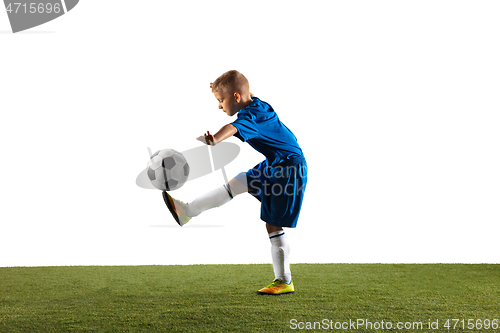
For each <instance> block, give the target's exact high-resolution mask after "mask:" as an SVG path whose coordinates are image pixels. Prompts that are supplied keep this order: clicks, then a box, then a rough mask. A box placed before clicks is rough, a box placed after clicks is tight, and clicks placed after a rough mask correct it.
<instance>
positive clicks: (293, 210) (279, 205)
mask: <svg viewBox="0 0 500 333" xmlns="http://www.w3.org/2000/svg"><path fill="white" fill-rule="evenodd" d="M243 176H246V184H247V187H248V192H249V193H250V194H251V195H253V196H254V197H255V198H257V199H258V200H259V201H260V202H261V212H260V218H261V219H262V220H263V221H265V222H267V223H269V224H270V225H273V226H276V227H288V228H295V227H296V226H297V221H298V219H299V214H300V209H301V206H302V201H303V199H304V191H305V189H306V184H307V163H306V160H305V158H304V156H299V157H294V158H292V159H289V160H286V161H284V162H282V163H280V164H278V165H274V166H269V165H268V163H267V160H265V161H263V162H261V163H259V164H257V165H256V166H255V167H253V168H252V169H250V170H248V171H247V172H246V174H245V173H241V174H239V175H238V176H236V178H237V179H238V178H239V180H240V182H244V181H245V180H244V179H242V178H243Z"/></svg>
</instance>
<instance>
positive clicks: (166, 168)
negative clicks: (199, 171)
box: [147, 149, 189, 191]
mask: <svg viewBox="0 0 500 333" xmlns="http://www.w3.org/2000/svg"><path fill="white" fill-rule="evenodd" d="M147 173H148V177H149V180H151V183H152V184H153V186H154V187H156V188H157V189H159V190H162V191H173V190H176V189H178V188H180V187H181V186H182V185H184V183H185V182H186V181H187V179H188V176H189V164H188V163H187V161H186V158H185V157H184V156H183V155H182V154H181V153H179V152H178V151H176V150H173V149H163V150H158V151H157V152H156V153H154V154H153V155H151V158H150V159H149V162H148V167H147Z"/></svg>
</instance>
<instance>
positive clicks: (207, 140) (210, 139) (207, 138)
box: [196, 131, 215, 146]
mask: <svg viewBox="0 0 500 333" xmlns="http://www.w3.org/2000/svg"><path fill="white" fill-rule="evenodd" d="M196 140H198V141H201V142H203V143H204V144H207V145H210V146H215V138H214V136H213V135H212V134H210V132H209V131H207V133H206V134H204V135H202V136H199V137H197V138H196Z"/></svg>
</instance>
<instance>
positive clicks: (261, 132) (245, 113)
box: [231, 96, 302, 166]
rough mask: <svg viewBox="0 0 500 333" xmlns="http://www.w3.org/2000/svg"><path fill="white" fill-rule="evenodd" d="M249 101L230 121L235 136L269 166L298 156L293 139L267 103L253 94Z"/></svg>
mask: <svg viewBox="0 0 500 333" xmlns="http://www.w3.org/2000/svg"><path fill="white" fill-rule="evenodd" d="M252 100H253V101H252V103H250V105H248V106H247V107H246V108H244V109H243V110H240V111H239V112H238V119H236V120H235V121H234V122H232V123H231V124H232V125H233V126H234V127H236V128H237V129H238V132H237V133H236V134H235V136H236V137H237V138H238V139H240V140H241V141H243V142H247V143H248V144H249V145H250V146H252V147H253V148H254V149H255V150H257V151H258V152H260V153H261V154H263V155H264V156H265V157H266V159H267V161H268V163H269V165H270V166H274V165H276V164H279V163H282V162H283V161H286V160H288V159H291V158H293V157H297V156H302V150H301V149H300V147H299V144H298V143H297V138H296V137H295V135H293V133H292V131H290V130H289V129H288V127H286V126H285V125H284V124H283V123H282V122H281V121H280V120H279V118H278V115H277V114H276V112H274V109H273V108H272V107H271V105H269V104H267V103H266V102H264V101H261V100H260V99H259V98H257V97H255V96H253V97H252Z"/></svg>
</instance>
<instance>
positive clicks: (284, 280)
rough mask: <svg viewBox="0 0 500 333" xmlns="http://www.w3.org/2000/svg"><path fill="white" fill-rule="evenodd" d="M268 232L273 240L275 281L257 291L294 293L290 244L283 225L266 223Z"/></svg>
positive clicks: (262, 293) (264, 292) (275, 293)
mask: <svg viewBox="0 0 500 333" xmlns="http://www.w3.org/2000/svg"><path fill="white" fill-rule="evenodd" d="M266 229H267V233H268V234H269V240H270V241H271V256H272V259H273V269H274V277H275V279H274V281H273V283H271V284H270V285H269V286H267V287H265V288H262V289H260V290H259V291H257V293H258V294H260V295H283V294H293V293H294V291H295V289H294V287H293V282H292V274H291V272H290V262H289V256H290V246H289V244H288V239H287V236H286V234H285V232H284V231H283V228H282V227H276V226H273V225H271V224H269V223H266Z"/></svg>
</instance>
